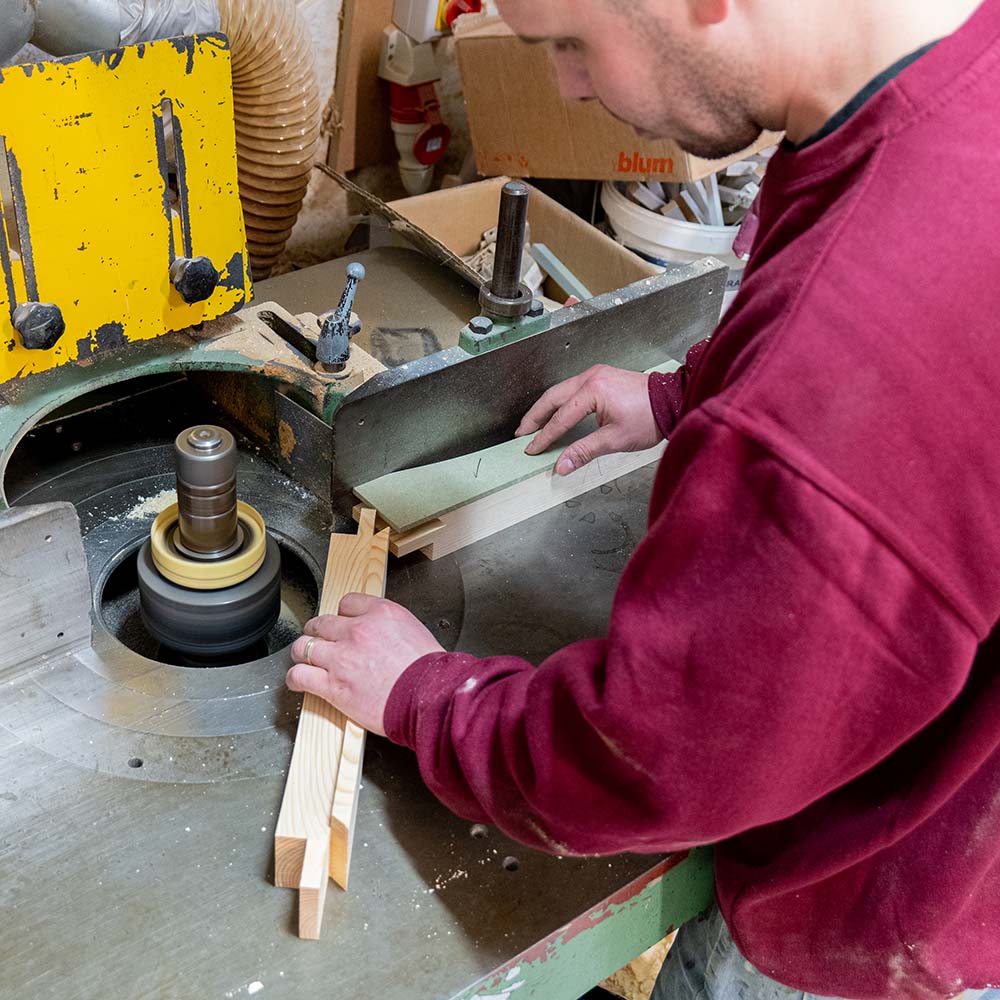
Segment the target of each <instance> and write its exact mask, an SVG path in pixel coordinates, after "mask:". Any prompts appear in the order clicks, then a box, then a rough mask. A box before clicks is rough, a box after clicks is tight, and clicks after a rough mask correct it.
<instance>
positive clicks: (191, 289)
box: [170, 257, 219, 305]
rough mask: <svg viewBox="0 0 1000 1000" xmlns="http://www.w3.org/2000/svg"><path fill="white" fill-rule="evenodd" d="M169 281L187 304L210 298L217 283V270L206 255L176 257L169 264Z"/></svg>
mask: <svg viewBox="0 0 1000 1000" xmlns="http://www.w3.org/2000/svg"><path fill="white" fill-rule="evenodd" d="M170 281H171V283H172V284H173V286H174V288H176V289H177V292H178V294H179V295H180V297H181V298H182V299H183V300H184V301H185V302H186V303H187V304H188V305H194V304H195V303H196V302H204V301H205V300H206V299H208V298H211V296H212V292H214V291H215V289H216V288H217V287H218V285H219V272H218V271H217V270H216V269H215V265H214V264H213V263H212V262H211V261H210V260H209V259H208V258H207V257H178V258H177V259H176V260H175V261H174V262H173V264H171V265H170Z"/></svg>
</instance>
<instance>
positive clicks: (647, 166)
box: [618, 149, 674, 176]
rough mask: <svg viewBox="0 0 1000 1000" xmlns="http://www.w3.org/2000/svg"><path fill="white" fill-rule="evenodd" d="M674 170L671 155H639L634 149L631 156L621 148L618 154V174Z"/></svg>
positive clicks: (671, 171) (656, 172)
mask: <svg viewBox="0 0 1000 1000" xmlns="http://www.w3.org/2000/svg"><path fill="white" fill-rule="evenodd" d="M673 172H674V160H673V157H670V156H667V157H663V156H640V155H639V151H638V150H636V151H635V152H634V153H633V154H632V155H631V156H629V155H628V153H626V152H625V150H624V149H623V150H622V151H621V152H620V153H619V154H618V173H620V174H642V175H644V176H646V175H648V174H672V173H673Z"/></svg>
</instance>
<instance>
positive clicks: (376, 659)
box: [286, 594, 444, 736]
mask: <svg viewBox="0 0 1000 1000" xmlns="http://www.w3.org/2000/svg"><path fill="white" fill-rule="evenodd" d="M310 642H312V645H311V646H309V648H308V650H307V649H306V645H307V644H308V643H310ZM443 651H444V650H443V648H442V646H441V645H440V644H439V643H438V642H437V640H436V639H435V638H434V636H433V635H431V633H430V632H429V631H428V630H427V629H426V628H425V627H424V626H423V625H422V624H421V623H420V622H419V621H418V620H417V619H416V618H415V617H414V616H413V615H411V614H410V612H409V611H407V610H406V608H403V607H400V606H399V605H398V604H394V603H393V602H392V601H386V600H383V599H382V598H379V597H369V596H367V595H366V594H348V595H347V596H346V597H345V598H344V599H343V600H342V601H341V602H340V613H339V614H336V615H322V616H321V617H319V618H313V619H312V620H310V621H308V622H306V626H305V635H303V636H302V637H301V638H299V639H296V640H295V644H294V645H293V646H292V657H293V658H294V660H295V666H293V667H292V668H291V670H289V671H288V676H287V677H286V682H287V684H288V686H289V687H290V688H291V689H292V690H293V691H309V692H311V693H312V694H315V695H318V696H319V697H320V698H323V699H324V700H325V701H328V702H330V703H331V704H333V705H335V706H336V707H337V708H339V709H340V710H341V711H342V712H343V713H344V714H345V715H346V716H347V717H348V718H349V719H353V720H354V721H355V722H356V723H357V724H358V725H359V726H363V727H364V728H365V729H367V730H368V731H369V732H372V733H378V734H379V735H380V736H384V735H385V729H384V727H383V724H382V717H383V715H384V714H385V704H386V702H387V701H388V700H389V692H390V691H392V688H393V685H394V684H395V683H396V681H397V680H398V679H399V677H400V675H401V674H402V673H403V672H404V671H405V670H406V668H407V667H408V666H409V665H410V664H411V663H414V662H415V661H416V660H419V659H420V657H422V656H424V655H426V654H427V653H439V652H443ZM307 652H308V654H309V656H308V662H307V659H306V653H307Z"/></svg>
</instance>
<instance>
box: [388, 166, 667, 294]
mask: <svg viewBox="0 0 1000 1000" xmlns="http://www.w3.org/2000/svg"><path fill="white" fill-rule="evenodd" d="M508 180H509V178H507V177H499V178H496V179H495V180H488V181H479V182H478V183H476V184H466V185H464V186H463V187H457V188H451V189H449V190H447V191H433V192H431V193H430V194H422V195H417V196H416V197H415V198H403V199H401V200H399V201H393V202H390V203H389V207H390V208H392V209H394V210H395V211H397V212H398V213H399V214H400V215H402V216H403V217H404V218H405V219H407V220H408V221H410V222H412V223H413V224H414V225H415V226H418V227H419V228H420V229H422V230H424V232H426V233H428V234H430V235H431V236H432V237H434V238H435V239H436V240H438V241H439V242H440V243H443V244H444V245H445V246H446V247H447V248H448V249H449V250H451V251H452V252H453V253H455V254H458V255H459V256H460V257H464V256H467V255H469V254H471V253H475V251H476V250H478V249H479V242H480V240H481V239H482V236H483V233H484V232H486V230H488V229H492V228H493V227H494V226H495V225H496V224H497V209H498V207H499V205H500V189H501V188H502V187H503V186H504V184H506V183H507V181H508ZM528 224H529V225H530V227H531V238H532V240H534V241H535V242H537V243H544V244H545V245H546V246H547V247H548V248H549V249H550V250H551V251H552V252H553V253H554V254H555V255H556V256H557V257H558V258H559V259H560V260H561V261H562V263H563V264H565V265H566V267H568V268H569V270H570V271H572V272H573V274H574V275H575V276H576V277H577V278H578V279H579V280H580V281H582V282H583V284H584V285H586V286H587V289H588V290H589V291H590V292H591V294H593V295H601V294H603V293H604V292H613V291H616V290H617V289H619V288H623V287H624V286H625V285H631V284H632V283H633V282H636V281H641V280H642V279H643V278H648V277H650V276H652V275H654V274H659V273H660V271H661V268H658V267H656V266H655V265H653V264H649V263H647V262H646V261H644V260H642V259H641V258H640V257H637V256H636V255H635V254H633V253H632V252H631V251H629V250H626V249H625V247H623V246H621V245H620V244H618V243H616V242H615V241H614V240H613V239H611V238H610V237H608V236H605V235H604V233H602V232H601V231H600V230H598V229H595V228H594V227H593V226H591V225H588V224H587V223H586V222H584V221H583V219H581V218H579V216H576V215H574V214H573V213H572V212H571V211H569V209H567V208H563V206H562V205H560V204H559V203H558V202H556V201H553V200H552V199H551V198H549V197H548V196H547V195H544V194H542V192H541V191H535V190H533V191H532V192H531V197H530V199H529V201H528ZM543 291H544V292H545V294H546V295H548V296H549V297H550V298H558V297H559V290H558V289H557V288H555V287H554V286H553V284H552V282H551V281H547V282H546V286H545V287H544V288H543Z"/></svg>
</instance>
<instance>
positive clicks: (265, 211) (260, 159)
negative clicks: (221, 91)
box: [218, 0, 320, 281]
mask: <svg viewBox="0 0 1000 1000" xmlns="http://www.w3.org/2000/svg"><path fill="white" fill-rule="evenodd" d="M218 2H219V16H220V18H221V21H222V30H223V31H224V32H225V33H226V34H227V35H228V36H229V44H230V47H231V49H232V60H233V95H234V98H235V111H236V157H237V164H238V169H239V185H240V200H241V201H242V203H243V214H244V217H245V219H246V227H247V246H248V249H249V251H250V269H251V274H252V275H253V278H254V279H255V280H258V281H259V280H260V279H262V278H266V277H267V275H268V274H269V273H270V271H271V268H272V267H273V266H274V263H275V261H276V260H277V259H278V257H279V256H280V254H281V252H282V250H284V248H285V244H286V242H287V241H288V237H289V236H290V235H291V232H292V228H293V226H294V225H295V220H296V218H297V217H298V214H299V210H300V209H301V207H302V200H303V198H304V197H305V194H306V188H307V186H308V184H309V175H310V172H311V170H312V163H313V157H314V154H315V152H316V144H317V142H318V141H319V134H320V104H319V87H318V85H317V82H316V70H315V64H314V61H313V48H312V40H311V39H310V37H309V32H308V29H307V27H306V24H305V21H304V20H303V18H302V15H301V14H300V13H299V10H298V7H297V6H296V4H295V0H218Z"/></svg>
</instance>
